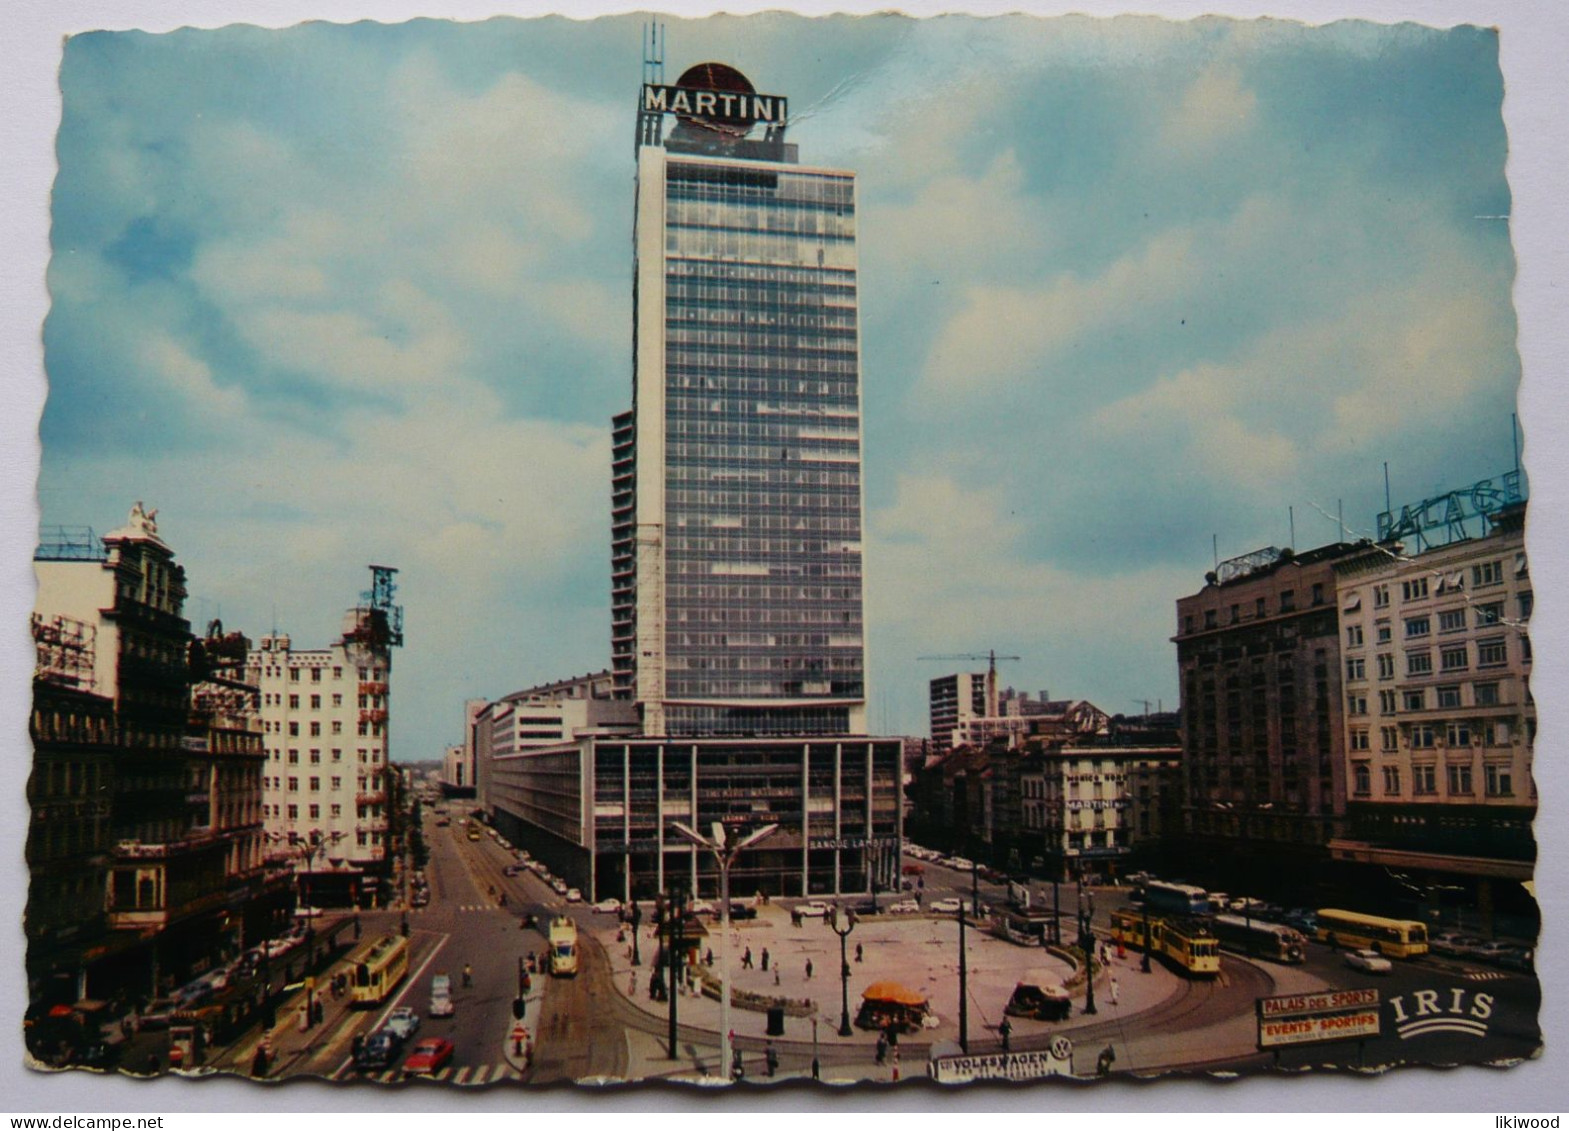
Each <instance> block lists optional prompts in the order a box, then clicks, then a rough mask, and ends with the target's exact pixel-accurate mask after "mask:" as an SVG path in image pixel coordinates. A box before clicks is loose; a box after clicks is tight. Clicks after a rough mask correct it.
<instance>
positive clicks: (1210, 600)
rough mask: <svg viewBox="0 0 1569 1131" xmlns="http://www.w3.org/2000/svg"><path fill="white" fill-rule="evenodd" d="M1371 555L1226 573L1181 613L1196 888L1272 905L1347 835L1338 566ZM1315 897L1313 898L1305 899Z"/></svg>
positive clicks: (1289, 559) (1285, 553) (1319, 866)
mask: <svg viewBox="0 0 1569 1131" xmlns="http://www.w3.org/2000/svg"><path fill="white" fill-rule="evenodd" d="M1366 549H1367V545H1366V544H1365V543H1364V544H1358V545H1352V544H1348V543H1334V544H1331V545H1327V546H1321V547H1319V548H1317V549H1314V550H1309V551H1306V552H1304V553H1300V554H1293V553H1292V552H1291V551H1289V550H1276V549H1274V548H1273V547H1271V548H1268V549H1265V550H1260V551H1257V552H1256V553H1253V554H1249V555H1246V556H1244V557H1241V558H1234V559H1232V560H1230V561H1226V562H1222V563H1221V564H1220V567H1219V569H1218V570H1217V571H1216V572H1215V573H1212V574H1210V575H1209V576H1208V577H1207V578H1206V579H1205V584H1204V587H1203V588H1202V589H1201V590H1199V591H1198V592H1197V593H1194V594H1192V595H1191V596H1188V597H1183V598H1181V599H1180V600H1178V602H1177V635H1176V636H1175V637H1174V638H1173V639H1174V641H1175V643H1176V645H1177V663H1178V668H1179V675H1180V680H1181V695H1182V711H1181V713H1182V723H1183V743H1182V775H1183V835H1182V838H1181V843H1180V854H1179V855H1178V857H1177V858H1176V861H1175V862H1177V863H1180V865H1181V866H1183V867H1184V869H1185V870H1186V871H1187V872H1188V874H1189V876H1190V878H1191V879H1193V880H1194V881H1195V882H1206V881H1207V882H1214V881H1215V880H1223V881H1224V882H1225V883H1226V884H1229V885H1235V886H1237V887H1242V888H1243V889H1244V890H1247V891H1250V892H1258V893H1262V894H1268V893H1272V892H1274V891H1276V890H1279V888H1280V885H1281V883H1282V881H1283V878H1285V877H1291V878H1292V880H1293V881H1294V882H1303V883H1309V884H1311V883H1315V882H1318V881H1319V880H1320V879H1321V878H1322V877H1323V876H1324V866H1325V864H1326V863H1327V862H1328V860H1329V843H1330V841H1331V840H1332V839H1333V838H1334V837H1335V836H1336V835H1338V834H1339V833H1340V832H1341V831H1342V830H1343V827H1344V820H1345V800H1346V783H1345V777H1346V758H1345V742H1346V730H1345V692H1344V679H1343V675H1344V670H1343V664H1342V655H1341V648H1340V623H1339V619H1338V610H1337V607H1336V604H1335V601H1336V596H1335V595H1336V583H1337V574H1336V569H1335V567H1336V564H1337V563H1339V562H1341V561H1343V560H1346V559H1347V558H1350V557H1352V556H1354V555H1359V554H1362V553H1364V552H1365V551H1366ZM1304 894H1305V893H1304Z"/></svg>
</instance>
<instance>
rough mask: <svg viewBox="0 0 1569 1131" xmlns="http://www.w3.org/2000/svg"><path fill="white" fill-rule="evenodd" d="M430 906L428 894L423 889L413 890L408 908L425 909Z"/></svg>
mask: <svg viewBox="0 0 1569 1131" xmlns="http://www.w3.org/2000/svg"><path fill="white" fill-rule="evenodd" d="M429 904H430V892H429V891H427V890H426V889H425V888H415V889H414V894H413V895H411V896H409V906H410V907H426V906H429Z"/></svg>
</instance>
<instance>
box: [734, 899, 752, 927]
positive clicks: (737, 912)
mask: <svg viewBox="0 0 1569 1131" xmlns="http://www.w3.org/2000/svg"><path fill="white" fill-rule="evenodd" d="M756 918H757V908H755V907H753V906H752V905H751V904H750V903H739V902H737V901H736V900H733V899H732V900H731V901H730V921H731V922H732V923H736V922H743V921H745V920H747V919H756Z"/></svg>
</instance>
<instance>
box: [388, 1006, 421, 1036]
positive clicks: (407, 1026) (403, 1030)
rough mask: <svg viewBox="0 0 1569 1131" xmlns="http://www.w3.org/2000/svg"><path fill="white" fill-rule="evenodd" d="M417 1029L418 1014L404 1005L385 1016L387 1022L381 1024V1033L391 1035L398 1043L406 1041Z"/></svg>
mask: <svg viewBox="0 0 1569 1131" xmlns="http://www.w3.org/2000/svg"><path fill="white" fill-rule="evenodd" d="M418 1028H419V1014H418V1013H415V1012H414V1010H413V1009H411V1008H410V1007H408V1006H406V1005H400V1006H398V1008H396V1009H394V1010H393V1011H392V1012H391V1013H389V1014H387V1020H386V1021H385V1022H384V1023H383V1024H382V1026H381V1029H382V1032H385V1033H391V1034H392V1035H393V1036H394V1037H396V1038H397V1039H398V1040H400V1041H406V1040H408V1039H409V1038H410V1037H412V1036H413V1035H414V1032H415V1030H416V1029H418Z"/></svg>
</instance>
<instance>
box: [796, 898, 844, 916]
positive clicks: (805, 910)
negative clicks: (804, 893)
mask: <svg viewBox="0 0 1569 1131" xmlns="http://www.w3.org/2000/svg"><path fill="white" fill-rule="evenodd" d="M833 911H834V909H833V907H832V906H831V905H830V904H827V903H824V902H823V901H822V900H820V899H812V900H808V901H807V902H805V903H801V904H797V905H796V908H795V913H796V914H797V915H799V916H801V917H802V918H803V919H826V918H828V916H830V915H832V914H833Z"/></svg>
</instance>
